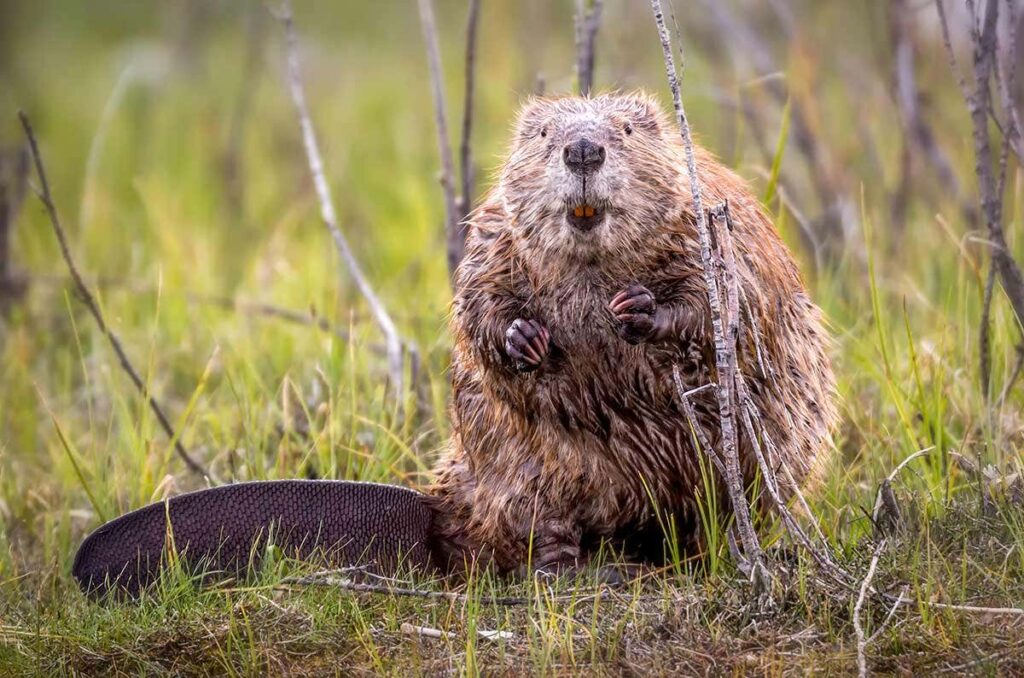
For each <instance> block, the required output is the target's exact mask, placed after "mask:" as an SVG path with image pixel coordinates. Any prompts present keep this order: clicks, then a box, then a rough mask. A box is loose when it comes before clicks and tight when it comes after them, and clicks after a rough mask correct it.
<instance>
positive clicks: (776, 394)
mask: <svg viewBox="0 0 1024 678" xmlns="http://www.w3.org/2000/svg"><path fill="white" fill-rule="evenodd" d="M695 152H696V161H697V168H698V172H699V174H700V178H701V181H702V183H703V195H704V200H705V201H706V202H707V204H717V203H721V202H727V204H728V206H729V210H730V213H731V217H732V224H733V232H732V238H733V242H734V243H735V245H734V246H735V249H736V261H737V274H738V278H739V281H738V286H739V289H740V297H741V299H742V301H743V305H744V309H743V314H744V324H745V329H746V331H745V332H744V336H743V337H741V339H740V342H739V348H738V361H739V366H740V369H741V370H742V371H743V373H744V374H745V375H746V378H747V381H748V386H749V390H750V392H751V397H752V398H753V400H754V401H755V403H756V405H757V407H758V409H759V410H760V414H761V417H762V419H763V423H764V426H765V427H766V430H767V431H768V432H769V434H770V436H771V437H772V439H773V441H774V443H775V446H776V447H777V448H778V453H779V456H780V459H778V460H777V462H776V463H780V462H781V463H783V464H785V465H786V466H787V469H788V471H789V473H788V474H785V476H784V477H780V485H781V486H782V488H783V489H784V490H787V491H791V490H792V489H793V488H792V486H791V483H807V482H809V481H811V479H813V478H814V477H815V476H816V473H817V470H818V469H820V468H821V466H822V464H823V463H824V462H825V461H826V460H827V459H828V457H829V454H830V451H831V450H832V445H831V434H832V431H833V428H834V424H835V422H836V416H837V415H836V408H835V404H834V394H835V381H834V377H833V373H832V368H831V365H830V361H829V357H828V353H827V347H828V337H827V333H826V330H825V328H824V326H823V321H822V314H821V312H820V311H819V309H818V308H817V307H816V306H815V305H814V303H812V301H811V299H810V298H809V296H808V294H807V291H806V289H805V287H804V285H803V283H802V281H801V276H800V273H799V271H798V269H797V266H796V264H795V263H794V260H793V257H792V256H791V254H790V252H789V251H788V249H787V248H786V246H785V244H784V243H783V242H782V240H781V239H780V237H779V235H778V233H777V232H776V230H775V228H774V227H773V224H772V221H771V219H770V218H769V216H768V215H767V214H766V213H765V211H764V209H763V208H762V206H761V205H760V203H759V201H758V200H757V199H756V198H755V197H754V196H753V195H752V193H751V191H750V190H749V188H748V187H747V185H746V184H745V183H744V181H743V180H742V179H740V178H739V177H738V176H737V175H735V174H734V173H733V172H731V171H729V170H728V169H726V168H725V167H723V166H722V165H721V164H720V163H719V162H717V161H716V160H715V159H714V158H713V157H712V155H711V154H710V153H708V152H707V151H706V150H704V149H701V148H699V147H698V148H696V149H695ZM688 187H689V180H688V176H687V170H686V163H685V158H684V148H683V144H682V140H681V137H680V135H679V133H678V129H677V128H676V127H675V126H674V125H672V124H670V123H669V122H668V121H667V120H666V118H665V116H664V114H663V113H662V111H661V108H660V107H659V105H658V104H657V103H656V101H655V100H653V99H652V98H651V97H650V96H648V95H646V94H643V93H632V94H604V95H601V96H596V97H593V98H581V97H562V98H538V99H534V100H532V101H530V102H529V103H527V104H526V105H525V107H524V108H523V109H522V111H521V113H520V114H519V117H518V121H517V123H516V125H515V132H514V137H513V140H512V144H511V149H510V151H509V154H508V159H507V161H506V162H505V163H504V165H503V167H502V168H501V170H500V173H499V175H498V180H497V183H496V185H495V186H494V187H493V189H492V190H491V191H490V192H489V194H488V195H487V196H486V197H485V199H484V200H483V202H482V204H481V206H480V207H479V208H478V209H477V210H475V212H474V213H473V214H472V215H471V217H470V219H469V220H468V225H469V235H468V239H467V245H466V254H465V258H464V259H463V261H462V263H461V265H460V266H459V268H458V271H457V274H456V281H457V293H456V296H455V300H454V306H453V312H452V315H451V330H452V333H453V336H454V341H455V345H454V353H453V359H452V367H451V373H452V376H451V379H452V391H453V393H452V403H451V422H452V426H451V429H452V439H451V444H450V449H449V450H448V452H447V453H446V454H445V455H444V456H443V458H442V459H441V461H440V463H439V464H438V467H437V479H436V482H435V484H434V486H433V487H432V488H431V490H430V493H429V494H430V497H431V502H432V504H433V506H434V509H435V515H436V516H437V518H436V519H437V520H438V524H437V525H436V526H435V528H434V529H435V532H436V534H437V537H438V542H437V544H438V545H439V546H438V548H439V549H440V551H441V553H440V554H439V560H440V561H441V562H449V563H455V562H461V561H462V560H463V559H465V558H467V557H472V556H473V555H476V556H479V557H482V558H483V559H485V560H486V561H487V562H489V563H493V565H494V566H496V567H497V568H498V570H500V571H506V572H507V571H517V570H520V571H521V570H522V569H523V568H524V567H525V566H526V564H527V563H530V564H531V565H532V567H533V568H534V569H539V570H545V571H551V570H555V571H566V570H569V571H572V570H574V569H576V568H579V567H581V566H583V565H585V564H586V563H587V561H588V559H589V558H590V557H591V556H592V555H593V554H594V553H595V549H597V548H598V547H599V546H600V544H601V543H608V544H610V545H611V546H613V547H614V548H617V549H619V550H620V551H621V552H623V553H626V554H627V555H628V556H631V557H632V558H640V559H651V558H653V559H658V557H659V555H660V554H662V553H664V552H665V551H664V549H663V544H662V541H663V539H662V538H663V536H664V534H663V529H662V528H663V527H664V526H665V525H666V524H668V523H667V522H666V518H671V520H674V521H675V531H676V535H677V537H678V538H679V539H680V542H681V545H682V546H683V548H684V549H685V550H686V551H688V552H693V551H696V550H699V548H700V529H699V528H700V526H699V524H698V515H699V514H698V505H697V502H698V488H699V487H701V486H702V478H701V465H700V461H699V459H698V451H697V449H696V448H695V445H694V442H693V433H692V431H691V429H690V426H689V424H688V421H687V419H686V417H685V416H684V412H683V410H682V408H681V405H680V403H679V400H678V397H679V396H678V393H677V390H676V388H675V386H674V384H673V379H672V373H673V367H674V366H678V369H679V370H680V373H681V376H682V379H683V383H684V386H685V388H687V389H697V388H699V387H700V386H702V385H706V384H709V383H712V382H714V381H715V379H716V375H715V371H714V346H713V337H712V331H711V321H710V312H709V305H708V299H707V292H706V285H705V279H704V277H703V274H702V268H701V258H700V249H699V247H700V245H699V241H698V234H697V226H696V216H695V213H694V210H693V201H692V197H691V194H690V191H689V188H688ZM754 332H756V333H757V337H756V338H755V337H754V335H753V333H754ZM755 341H758V342H759V345H757V346H755V345H754V342H755ZM757 355H760V356H761V359H760V360H759V359H758V357H757ZM692 405H693V409H694V411H695V413H696V419H697V423H698V425H699V426H700V427H701V428H703V430H704V432H705V433H706V434H707V435H708V437H709V439H710V440H711V444H712V445H715V446H718V445H719V438H720V427H719V422H718V407H717V400H716V396H715V395H714V393H713V392H712V389H704V390H702V391H697V392H696V393H695V394H694V395H693V396H692ZM739 456H740V462H741V468H742V470H743V472H744V475H745V480H746V481H747V483H748V484H749V483H751V482H752V481H753V479H754V476H755V469H756V466H757V460H756V457H755V455H754V453H753V450H752V448H751V445H750V441H749V440H748V439H747V437H746V436H745V435H744V432H742V431H741V433H740V438H739ZM781 475H782V474H780V476H781ZM724 494H725V493H724V490H722V491H721V492H720V495H719V496H723V495H724ZM655 507H657V511H658V512H660V513H661V516H659V515H657V513H656V510H655ZM531 547H532V552H531Z"/></svg>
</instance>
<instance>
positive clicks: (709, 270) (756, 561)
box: [651, 0, 767, 580]
mask: <svg viewBox="0 0 1024 678" xmlns="http://www.w3.org/2000/svg"><path fill="white" fill-rule="evenodd" d="M651 10H652V11H653V13H654V22H655V24H656V26H657V29H658V36H659V38H660V40H661V49H662V53H663V56H664V60H665V74H666V76H667V78H668V84H669V88H670V89H671V90H672V103H673V105H674V107H675V112H676V118H677V121H678V123H679V130H680V134H681V135H682V139H683V145H684V148H685V151H686V165H687V172H688V175H689V180H690V192H691V194H692V196H693V210H694V213H695V215H696V222H697V223H696V225H697V234H698V237H699V239H700V250H701V264H702V269H703V274H704V281H705V284H706V285H707V295H708V305H709V307H710V309H711V324H712V330H713V332H714V341H715V370H716V371H717V373H718V375H719V379H718V388H717V389H716V393H717V395H718V413H719V420H720V425H721V428H722V461H723V464H724V466H725V470H726V473H725V481H726V488H727V490H728V493H729V499H730V503H731V505H732V510H733V515H734V516H735V520H736V527H737V531H738V533H739V536H740V541H741V543H742V545H743V550H744V552H745V556H746V557H747V558H748V559H749V560H750V564H751V568H750V572H751V578H752V579H753V580H758V579H761V580H763V579H764V577H765V575H766V574H767V571H766V569H765V567H764V562H763V558H762V553H761V544H760V542H759V541H758V538H757V534H756V533H755V532H754V526H753V522H752V520H751V517H750V505H749V503H748V501H747V497H746V494H745V493H744V490H743V478H742V475H741V471H740V462H739V447H738V443H737V441H738V439H737V431H736V425H735V407H734V406H735V404H736V402H735V397H734V392H733V388H732V387H733V384H732V383H730V378H731V377H732V375H733V369H732V366H733V365H734V363H735V360H736V346H735V344H732V345H730V344H729V343H728V342H727V336H726V327H725V325H724V322H723V311H725V310H726V309H727V304H726V303H723V302H728V299H723V298H722V296H721V294H720V290H719V287H720V284H719V280H718V275H717V270H718V267H717V266H716V262H715V260H714V257H713V254H712V248H711V236H710V231H709V229H708V224H707V221H706V219H707V215H706V214H705V213H704V207H703V202H702V200H701V184H700V177H699V176H698V175H697V161H696V158H695V156H694V150H693V140H692V139H691V137H690V125H689V122H688V121H687V119H686V112H685V111H684V109H683V101H682V95H681V94H680V91H679V77H678V74H677V72H676V66H675V59H674V57H673V55H672V42H671V38H670V36H669V33H668V29H667V28H666V26H665V16H664V13H663V12H662V8H661V0H651ZM726 293H727V292H726Z"/></svg>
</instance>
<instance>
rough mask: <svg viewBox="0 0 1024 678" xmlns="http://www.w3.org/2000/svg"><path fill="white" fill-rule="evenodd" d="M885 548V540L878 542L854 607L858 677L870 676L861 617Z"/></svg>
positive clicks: (866, 642)
mask: <svg viewBox="0 0 1024 678" xmlns="http://www.w3.org/2000/svg"><path fill="white" fill-rule="evenodd" d="M884 548H885V539H883V540H881V541H880V542H878V546H876V547H875V552H874V554H873V555H872V556H871V565H869V566H868V573H867V574H866V575H864V581H863V582H861V585H860V595H858V596H857V604H856V605H854V606H853V631H854V633H856V634H857V675H858V676H860V677H861V678H866V676H867V675H868V660H867V646H868V639H867V638H866V637H865V636H864V627H863V626H861V622H860V615H861V610H862V609H863V608H864V601H865V600H866V599H867V597H868V591H869V590H870V589H871V580H872V579H874V578H875V569H876V568H877V567H878V558H879V557H880V556H881V555H882V549H884Z"/></svg>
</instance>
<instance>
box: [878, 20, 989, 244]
mask: <svg viewBox="0 0 1024 678" xmlns="http://www.w3.org/2000/svg"><path fill="white" fill-rule="evenodd" d="M910 12H911V8H910V6H909V0H892V1H891V4H890V12H889V25H890V35H891V37H892V42H893V44H894V58H893V61H894V63H893V77H894V80H895V85H896V103H897V105H898V106H899V110H900V116H901V121H902V124H903V129H904V131H905V133H906V138H907V141H906V142H905V143H907V145H908V147H913V148H916V149H917V150H918V152H919V153H920V154H921V155H922V156H923V157H924V158H926V159H927V163H926V164H927V166H928V167H930V168H932V169H933V170H934V171H935V175H936V177H937V178H938V180H939V183H940V184H941V185H942V187H943V189H944V191H945V192H946V194H947V195H949V196H951V197H952V198H953V200H955V201H956V202H957V203H958V204H960V205H961V212H962V213H963V216H964V219H965V221H966V222H967V223H968V224H974V223H975V222H976V221H977V218H978V215H977V210H976V209H975V208H974V207H973V206H972V205H971V204H970V203H969V202H968V201H967V200H966V199H965V197H964V195H963V188H962V187H961V186H960V182H959V181H958V180H957V177H956V173H955V172H954V171H953V166H952V163H950V161H949V157H948V156H947V155H946V153H945V151H944V150H943V149H942V147H941V146H939V144H938V142H937V140H936V136H935V132H934V131H933V130H932V127H931V125H929V124H928V121H927V120H925V118H924V114H923V112H922V110H921V93H920V91H919V89H918V87H917V79H916V71H917V69H916V67H915V63H914V57H915V54H914V41H913V34H912V19H911V16H910ZM908 150H909V148H908ZM908 160H909V157H908ZM905 165H906V166H905V167H904V178H903V181H902V182H901V186H902V188H903V189H907V188H909V177H908V175H909V173H910V167H909V163H905ZM898 199H899V200H901V201H902V202H903V203H904V204H905V201H906V195H905V190H902V191H901V195H900V196H898Z"/></svg>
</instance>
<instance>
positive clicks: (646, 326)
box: [608, 284, 658, 344]
mask: <svg viewBox="0 0 1024 678" xmlns="http://www.w3.org/2000/svg"><path fill="white" fill-rule="evenodd" d="M608 309H609V310H610V311H611V312H612V316H614V318H615V320H616V322H617V323H618V328H617V329H618V333H619V336H620V337H622V338H623V339H624V340H626V341H628V342H629V343H631V344H639V343H642V342H644V341H647V340H648V339H649V338H650V337H651V336H652V335H653V334H654V331H655V329H656V326H655V314H656V312H657V310H658V305H657V303H656V302H655V301H654V295H653V294H651V291H650V290H649V289H647V288H646V287H644V286H643V285H638V284H633V285H630V286H628V287H627V288H626V289H624V290H622V291H621V292H619V293H618V294H616V295H615V296H614V297H613V298H612V300H611V302H609V303H608Z"/></svg>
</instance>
